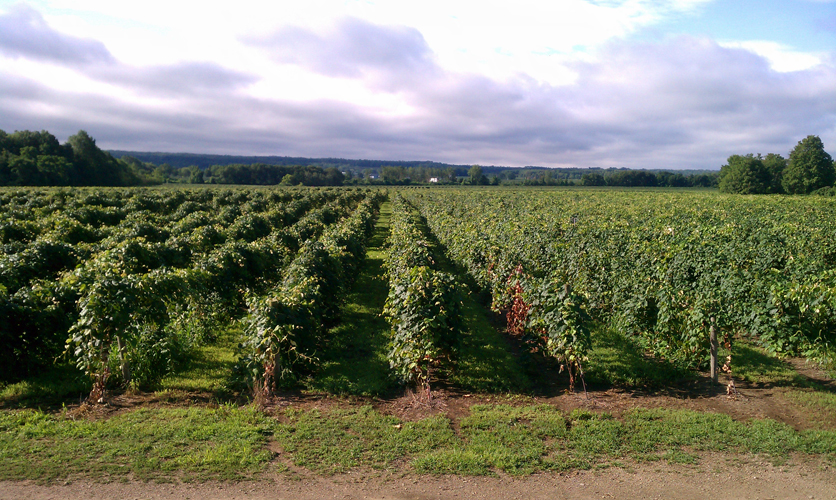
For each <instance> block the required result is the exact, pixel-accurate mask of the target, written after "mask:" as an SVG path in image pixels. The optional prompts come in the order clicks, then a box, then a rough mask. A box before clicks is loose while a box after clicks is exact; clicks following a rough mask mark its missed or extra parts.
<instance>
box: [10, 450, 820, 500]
mask: <svg viewBox="0 0 836 500" xmlns="http://www.w3.org/2000/svg"><path fill="white" fill-rule="evenodd" d="M113 498H120V499H148V500H163V499H176V500H188V499H201V500H221V499H224V500H225V499H245V498H246V499H251V500H262V499H263V500H267V499H270V500H283V499H295V500H309V499H310V500H313V499H328V498H337V499H389V500H398V499H400V500H407V499H409V500H429V499H463V500H470V499H544V498H548V499H618V498H641V499H649V498H665V499H674V500H684V499H700V500H703V499H709V498H720V499H738V498H741V499H742V498H746V499H770V498H774V499H813V498H814V499H836V472H835V471H834V470H833V469H832V468H829V467H827V466H817V465H814V464H807V465H800V466H794V467H790V468H787V469H784V468H781V467H774V466H772V465H770V464H768V463H760V462H749V463H745V464H736V463H734V462H732V461H729V460H727V459H725V458H723V457H721V456H714V457H712V456H706V457H705V458H704V459H703V461H702V464H701V465H699V466H692V467H687V466H677V467H672V466H668V465H662V464H651V465H641V466H636V467H631V468H627V469H615V468H611V469H605V470H600V471H586V472H577V473H570V474H538V475H534V476H530V477H526V478H521V479H515V478H508V477H500V478H482V477H476V478H473V477H422V476H404V477H396V476H383V477H373V478H364V477H362V476H361V475H356V474H346V475H343V476H337V477H333V478H312V479H303V480H299V479H287V478H284V477H275V478H271V479H270V480H266V481H258V482H244V483H202V484H153V483H135V482H127V483H111V484H103V485H102V484H94V483H86V482H76V483H72V484H69V485H55V486H43V485H36V484H31V483H22V482H0V499H2V500H13V499H14V500H19V499H36V500H46V499H60V500H77V499H85V500H87V499H89V500H99V499H101V500H110V499H113Z"/></svg>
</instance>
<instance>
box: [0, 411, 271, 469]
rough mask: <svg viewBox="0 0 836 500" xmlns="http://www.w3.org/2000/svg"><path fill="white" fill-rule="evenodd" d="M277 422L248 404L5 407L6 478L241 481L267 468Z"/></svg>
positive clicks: (0, 465)
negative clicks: (80, 414)
mask: <svg viewBox="0 0 836 500" xmlns="http://www.w3.org/2000/svg"><path fill="white" fill-rule="evenodd" d="M270 429H271V422H270V421H269V420H268V419H267V418H266V417H264V416H263V415H262V414H261V413H259V412H257V411H255V410H253V409H250V408H240V409H239V408H234V407H231V406H224V407H221V408H218V409H205V408H188V409H150V408H149V409H140V410H135V411H131V412H128V413H123V414H120V415H117V416H114V417H112V418H108V419H106V420H99V421H88V420H79V421H74V420H72V419H69V418H65V417H64V416H62V415H60V414H59V415H48V414H44V413H40V412H37V411H31V410H25V411H15V412H2V413H0V480H22V479H33V480H39V481H54V480H73V479H77V478H83V479H86V480H94V481H116V480H118V481H123V480H126V479H130V478H133V479H139V480H157V481H167V480H170V479H172V478H175V477H176V478H179V479H181V480H186V481H188V480H201V481H204V480H211V479H218V480H237V479H244V478H246V477H249V476H251V475H252V474H254V473H257V472H259V471H262V470H264V468H265V466H266V464H267V463H268V462H269V461H270V460H271V459H272V458H273V454H272V453H271V452H270V451H268V450H267V449H266V443H267V436H268V435H269V434H270V433H271V431H270Z"/></svg>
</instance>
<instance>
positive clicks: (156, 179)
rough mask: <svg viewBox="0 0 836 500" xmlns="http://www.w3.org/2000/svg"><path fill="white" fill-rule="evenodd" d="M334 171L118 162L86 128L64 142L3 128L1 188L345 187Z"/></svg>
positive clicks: (0, 133) (131, 159) (134, 160)
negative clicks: (173, 165) (165, 185)
mask: <svg viewBox="0 0 836 500" xmlns="http://www.w3.org/2000/svg"><path fill="white" fill-rule="evenodd" d="M344 180H345V176H344V175H343V174H342V173H341V172H340V171H339V170H338V169H337V168H334V167H328V168H322V167H318V166H312V165H307V166H302V165H265V164H263V163H255V164H250V165H244V164H232V165H213V166H210V167H208V168H205V169H201V168H199V167H197V166H194V165H193V166H189V167H185V168H175V167H172V166H170V165H168V164H162V165H154V164H152V163H147V162H143V161H140V160H138V159H137V158H134V157H131V156H123V157H121V158H118V159H117V158H114V157H113V155H111V154H110V153H108V152H107V151H103V150H102V149H100V148H99V147H98V146H97V145H96V140H95V139H93V138H92V137H90V135H89V134H88V133H87V132H85V131H84V130H80V131H79V132H78V133H77V134H75V135H73V136H70V137H69V138H68V139H67V142H66V143H64V144H61V143H60V142H59V141H58V139H56V138H55V136H54V135H52V134H50V133H49V132H47V131H45V130H43V131H40V132H34V131H29V130H22V131H15V132H13V133H11V134H9V133H6V132H5V131H3V130H0V186H143V185H155V184H165V183H190V184H250V185H276V184H280V185H293V186H296V185H300V184H301V185H305V186H340V185H342V184H343V181H344Z"/></svg>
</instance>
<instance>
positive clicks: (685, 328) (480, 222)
mask: <svg viewBox="0 0 836 500" xmlns="http://www.w3.org/2000/svg"><path fill="white" fill-rule="evenodd" d="M387 199H388V200H389V201H387V202H386V203H387V205H389V206H391V211H392V215H391V221H390V224H391V229H390V230H389V233H388V234H387V235H386V245H385V258H384V261H385V262H384V266H385V270H386V272H385V279H386V280H387V281H388V286H389V291H388V298H387V299H386V301H385V304H381V305H380V307H381V309H380V311H379V313H380V314H382V315H383V317H385V318H386V319H387V321H388V323H389V325H390V328H389V332H387V333H386V339H385V342H384V344H385V349H386V353H385V355H386V358H387V359H388V362H389V366H390V373H389V374H387V375H386V376H387V377H389V378H391V379H392V381H393V384H397V383H400V384H405V385H407V386H417V387H419V388H421V389H422V390H424V391H426V392H427V394H428V395H431V380H432V379H433V378H434V374H440V375H439V376H442V378H445V377H449V375H450V374H451V373H453V374H454V373H455V371H456V366H458V364H459V361H460V358H461V356H462V352H463V351H462V349H461V346H462V343H463V341H464V342H466V340H467V339H466V337H467V335H466V334H465V333H464V332H463V330H464V329H463V319H462V315H463V313H462V304H463V302H462V299H463V297H464V296H465V295H468V294H469V293H472V292H481V293H482V294H483V296H488V297H489V301H488V302H489V303H487V304H483V307H485V308H486V310H485V311H484V313H485V314H488V315H490V314H491V313H490V312H489V311H488V310H487V309H490V310H492V311H493V314H495V315H496V317H497V318H499V320H498V321H495V323H497V322H499V323H501V324H502V326H501V327H500V326H497V327H496V328H497V329H501V330H503V331H502V334H503V335H505V336H506V337H507V338H508V339H510V343H513V344H515V345H518V346H519V345H521V346H523V348H524V350H526V351H530V352H534V353H539V356H540V357H539V358H538V359H547V360H548V359H551V360H552V361H553V362H554V363H556V364H557V365H558V366H559V368H560V371H561V372H563V371H565V372H566V375H567V379H568V380H567V383H568V388H569V390H570V391H571V390H574V389H575V388H576V387H575V386H576V384H577V383H578V382H579V381H580V382H582V383H583V382H584V378H583V377H584V364H585V363H586V362H587V361H589V360H590V355H591V348H592V345H593V337H594V336H595V332H596V331H599V330H601V329H602V328H609V329H615V330H617V331H618V332H620V334H621V335H624V336H625V337H627V338H629V339H630V340H631V342H634V343H636V344H637V345H638V346H640V348H641V349H642V350H643V351H644V352H645V354H646V355H647V356H651V357H652V358H654V359H656V360H657V361H659V362H662V363H669V364H673V365H676V366H679V367H684V368H688V369H691V370H702V369H706V368H707V367H708V364H709V359H710V353H711V351H712V348H713V349H715V350H716V348H717V346H716V345H715V346H713V347H712V342H711V334H712V333H713V334H714V335H715V336H717V337H718V339H717V343H719V344H720V347H722V348H724V349H725V351H724V352H725V354H727V357H725V359H723V360H721V362H723V367H722V371H724V372H726V374H728V375H731V374H733V370H734V352H735V347H734V344H735V343H736V342H738V341H744V342H745V343H746V345H747V346H751V345H755V346H758V347H759V348H762V349H763V350H765V352H767V353H768V354H770V355H772V356H779V357H780V356H802V357H805V358H807V359H810V360H813V361H816V362H820V363H824V364H827V363H831V362H832V355H833V352H834V350H833V349H834V340H836V239H834V235H836V226H835V225H834V224H836V222H834V221H836V205H835V204H834V203H832V202H830V201H828V200H827V199H822V198H818V199H806V198H788V197H783V198H746V197H729V196H722V195H716V194H711V195H709V194H706V193H699V192H688V193H676V194H674V193H665V192H626V191H577V190H564V191H533V190H528V191H526V190H498V191H483V190H466V189H459V190H457V189H441V190H438V189H436V190H432V189H407V190H400V191H390V192H388V193H387V192H384V191H375V190H363V189H337V188H322V189H310V190H304V189H257V190H256V189H222V190H212V189H203V190H177V191H165V190H129V189H112V190H74V191H68V190H7V191H4V192H2V193H0V211H2V214H3V217H2V223H0V241H1V242H2V245H3V247H2V248H3V254H2V256H0V311H2V316H3V317H4V318H5V321H3V323H2V324H0V340H2V343H3V346H4V347H5V348H4V349H3V350H2V352H0V378H2V379H3V380H6V381H14V380H19V379H24V378H26V377H29V376H32V375H33V374H36V373H38V372H39V371H42V370H44V369H45V368H47V367H48V366H50V365H52V364H54V363H62V362H68V361H69V362H71V363H73V364H75V365H76V366H77V367H78V369H79V370H80V372H82V373H84V374H85V376H86V377H88V378H89V380H90V381H91V383H92V386H91V392H90V395H89V398H88V400H89V401H91V402H96V401H103V397H104V395H105V392H106V391H107V389H108V388H109V387H110V388H116V387H125V386H128V385H133V386H134V387H148V388H151V387H154V384H155V383H157V382H159V380H161V379H162V378H163V377H165V376H167V375H169V374H170V373H172V372H174V371H176V370H177V365H178V362H180V361H182V360H183V358H184V357H188V356H189V353H190V352H194V351H195V350H196V349H200V348H201V346H202V345H205V344H208V343H212V342H213V341H214V340H215V339H216V338H217V335H218V332H219V331H222V330H224V329H228V328H230V325H232V326H235V325H237V327H238V330H239V331H240V332H241V334H240V338H239V340H240V342H239V344H240V345H239V347H238V348H237V351H236V356H237V362H236V364H235V367H234V369H233V371H234V372H235V377H237V378H238V381H239V382H240V383H241V384H246V385H247V386H248V387H249V388H250V390H251V391H252V394H253V395H254V397H256V398H262V399H263V398H270V397H272V396H273V395H275V394H277V393H278V392H280V390H281V388H282V387H285V388H286V387H290V386H293V384H294V383H296V382H298V381H300V380H302V379H304V378H305V377H315V376H316V372H317V366H318V362H319V358H318V356H319V354H320V353H322V352H324V351H325V350H327V346H328V344H329V330H331V329H333V328H334V327H335V326H336V325H338V324H339V323H340V308H341V305H342V298H343V297H344V296H345V295H346V294H347V293H348V291H349V290H350V289H351V286H352V283H353V282H354V280H355V279H356V277H357V275H358V273H359V272H360V269H361V267H362V265H363V261H364V258H365V252H366V245H367V243H368V241H369V238H370V237H371V236H372V234H373V231H374V226H375V219H376V217H377V214H378V211H379V209H380V205H381V203H383V202H384V200H387ZM465 283H470V284H471V285H470V289H468V287H467V286H466V285H465ZM509 345H510V344H509ZM358 362H359V363H362V362H363V361H362V360H358ZM593 362H594V360H593ZM718 368H719V367H718ZM235 377H233V376H232V375H231V378H235ZM729 380H730V382H731V384H733V378H732V377H729ZM500 386H502V384H497V387H500ZM729 390H730V391H733V390H734V387H733V385H732V386H730V389H729Z"/></svg>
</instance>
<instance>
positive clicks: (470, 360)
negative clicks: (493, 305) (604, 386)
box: [420, 217, 532, 393]
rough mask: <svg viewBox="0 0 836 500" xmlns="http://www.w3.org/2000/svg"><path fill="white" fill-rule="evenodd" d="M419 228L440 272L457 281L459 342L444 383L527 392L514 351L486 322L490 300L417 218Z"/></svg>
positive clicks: (526, 378) (526, 376)
mask: <svg viewBox="0 0 836 500" xmlns="http://www.w3.org/2000/svg"><path fill="white" fill-rule="evenodd" d="M420 220H421V230H422V231H423V232H424V236H425V237H426V238H427V241H429V242H430V245H431V246H432V251H433V255H434V256H435V257H436V259H438V266H439V269H440V270H441V271H444V272H446V273H450V274H452V275H454V276H456V279H458V280H459V282H460V283H461V291H462V293H463V297H462V316H463V317H462V320H463V331H462V343H461V346H460V349H459V360H458V363H457V366H456V369H455V372H454V373H452V374H450V376H449V378H448V380H447V382H449V383H450V384H452V385H454V386H456V387H458V388H461V389H464V390H467V391H475V392H493V393H498V392H530V391H531V390H532V383H531V379H530V378H529V374H528V373H526V370H525V369H524V367H523V365H522V364H521V363H520V362H519V360H518V359H517V358H516V357H515V356H514V354H513V351H514V350H515V349H514V348H513V346H512V345H511V343H509V341H508V340H507V339H506V338H505V336H504V335H503V334H502V333H500V332H499V331H497V328H496V326H495V325H493V324H492V323H491V321H490V315H491V314H492V313H491V312H490V311H488V310H486V306H485V305H484V304H485V303H486V302H489V301H490V297H489V295H485V294H484V293H483V292H482V291H481V290H480V289H479V286H478V285H477V284H476V283H475V281H473V279H472V278H471V277H470V275H469V274H467V272H466V271H464V270H463V269H461V268H459V267H458V266H457V265H456V263H455V262H453V260H452V259H450V258H449V256H448V255H447V249H446V247H445V246H444V245H442V244H441V242H440V241H438V238H436V237H435V234H433V232H432V231H431V230H430V228H429V226H427V223H426V220H425V219H424V218H423V217H421V218H420Z"/></svg>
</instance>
